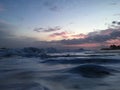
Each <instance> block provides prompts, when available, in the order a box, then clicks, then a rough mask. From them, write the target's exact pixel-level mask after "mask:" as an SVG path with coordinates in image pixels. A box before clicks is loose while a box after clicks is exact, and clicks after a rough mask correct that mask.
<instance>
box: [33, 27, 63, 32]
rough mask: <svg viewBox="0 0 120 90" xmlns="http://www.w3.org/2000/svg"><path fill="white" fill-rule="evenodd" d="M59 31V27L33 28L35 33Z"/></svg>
mask: <svg viewBox="0 0 120 90" xmlns="http://www.w3.org/2000/svg"><path fill="white" fill-rule="evenodd" d="M59 30H61V27H59V26H55V27H53V28H51V27H50V28H35V29H34V30H33V31H36V32H53V31H59Z"/></svg>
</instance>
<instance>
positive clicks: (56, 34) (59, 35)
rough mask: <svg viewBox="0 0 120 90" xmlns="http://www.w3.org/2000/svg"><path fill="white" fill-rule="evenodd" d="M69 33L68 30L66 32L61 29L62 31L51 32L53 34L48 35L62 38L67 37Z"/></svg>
mask: <svg viewBox="0 0 120 90" xmlns="http://www.w3.org/2000/svg"><path fill="white" fill-rule="evenodd" d="M68 34H69V33H68V32H66V31H63V32H59V33H53V34H51V35H49V37H52V38H53V37H63V38H67V35H68Z"/></svg>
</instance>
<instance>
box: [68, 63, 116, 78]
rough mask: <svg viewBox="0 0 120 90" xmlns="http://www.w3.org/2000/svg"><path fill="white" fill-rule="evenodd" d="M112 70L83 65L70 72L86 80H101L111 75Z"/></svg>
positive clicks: (98, 66) (93, 65)
mask: <svg viewBox="0 0 120 90" xmlns="http://www.w3.org/2000/svg"><path fill="white" fill-rule="evenodd" d="M112 71H115V70H113V69H109V68H107V67H104V66H100V65H95V64H85V65H80V66H78V67H75V68H73V69H71V70H70V72H72V73H77V74H80V75H81V76H83V77H88V78H101V77H105V76H108V75H111V74H112Z"/></svg>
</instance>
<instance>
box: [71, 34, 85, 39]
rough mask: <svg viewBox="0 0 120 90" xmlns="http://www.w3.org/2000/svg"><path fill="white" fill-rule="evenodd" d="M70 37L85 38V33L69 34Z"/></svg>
mask: <svg viewBox="0 0 120 90" xmlns="http://www.w3.org/2000/svg"><path fill="white" fill-rule="evenodd" d="M71 37H72V38H79V39H80V38H86V37H87V35H85V34H82V33H80V34H75V35H71Z"/></svg>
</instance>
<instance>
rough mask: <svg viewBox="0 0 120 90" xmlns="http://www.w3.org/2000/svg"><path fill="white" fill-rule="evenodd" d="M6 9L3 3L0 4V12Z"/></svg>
mask: <svg viewBox="0 0 120 90" xmlns="http://www.w3.org/2000/svg"><path fill="white" fill-rule="evenodd" d="M4 10H5V7H4V6H3V5H2V4H0V12H2V11H4Z"/></svg>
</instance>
